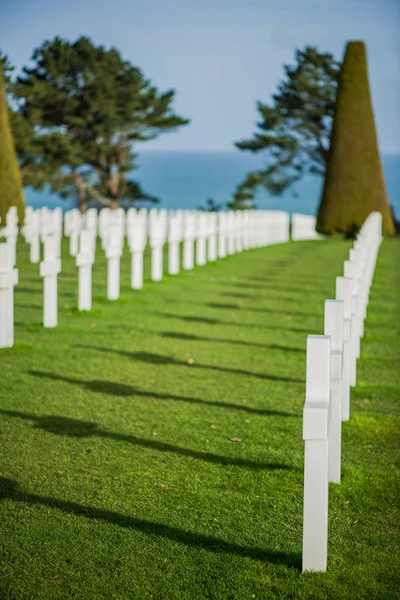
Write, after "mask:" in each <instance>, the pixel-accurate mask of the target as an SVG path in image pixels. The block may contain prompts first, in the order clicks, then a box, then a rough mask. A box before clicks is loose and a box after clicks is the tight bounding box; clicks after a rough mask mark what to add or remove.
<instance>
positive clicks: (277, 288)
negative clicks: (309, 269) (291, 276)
mask: <svg viewBox="0 0 400 600" xmlns="http://www.w3.org/2000/svg"><path fill="white" fill-rule="evenodd" d="M221 283H223V284H225V285H229V286H230V287H239V288H241V289H243V288H244V287H245V288H246V289H250V290H251V289H254V290H264V291H265V294H263V295H262V296H260V295H259V296H255V295H254V294H252V293H249V294H241V293H240V294H239V295H237V294H236V293H235V292H232V293H224V294H222V295H225V296H231V297H232V298H235V297H238V298H240V297H242V298H245V297H248V298H259V299H266V300H268V299H271V300H280V299H282V300H285V301H287V300H293V299H294V298H293V296H289V297H281V296H279V295H278V294H276V295H274V296H269V295H268V294H269V293H270V292H289V293H290V294H296V295H298V294H301V295H304V294H307V295H311V296H317V295H318V296H321V295H322V296H326V295H327V293H329V292H328V287H329V288H330V289H332V285H329V284H327V285H326V286H325V287H324V288H322V287H321V288H306V287H305V288H302V287H298V288H297V287H291V286H290V287H289V286H287V287H286V286H282V285H275V284H272V283H271V284H269V285H262V284H254V283H252V284H249V283H248V282H247V281H244V282H242V283H237V282H231V283H229V284H228V283H227V282H219V284H221ZM295 299H296V300H299V299H298V298H295Z"/></svg>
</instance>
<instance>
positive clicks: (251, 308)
mask: <svg viewBox="0 0 400 600" xmlns="http://www.w3.org/2000/svg"><path fill="white" fill-rule="evenodd" d="M292 300H293V299H292ZM202 306H203V305H202ZM205 306H208V307H209V308H222V309H226V310H240V311H241V312H242V311H245V312H247V311H250V312H259V313H270V314H275V315H288V314H291V315H292V316H295V317H297V316H299V317H315V314H316V313H315V312H312V313H310V312H300V311H296V312H292V310H291V309H289V308H288V309H287V310H276V309H273V308H257V307H256V306H240V304H222V303H218V302H209V303H208V304H206V305H205Z"/></svg>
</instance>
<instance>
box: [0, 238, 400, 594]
mask: <svg viewBox="0 0 400 600" xmlns="http://www.w3.org/2000/svg"><path fill="white" fill-rule="evenodd" d="M350 245H351V244H350V242H346V241H342V240H335V239H334V240H327V241H325V240H324V241H313V242H298V243H289V244H284V245H279V246H275V247H267V248H263V249H257V250H251V251H247V252H243V253H242V254H240V255H237V256H231V257H228V258H226V259H225V260H221V261H218V262H217V263H215V264H209V265H207V266H205V267H196V268H195V270H194V271H193V272H192V273H187V272H186V273H181V274H180V275H179V276H175V277H169V276H166V277H165V279H164V281H162V282H161V283H151V282H150V281H149V280H148V274H149V262H148V257H147V263H146V275H147V280H146V282H145V287H144V289H143V290H142V291H140V292H133V291H131V290H130V288H129V281H130V273H129V271H130V257H129V254H128V253H127V252H125V254H124V257H123V260H122V267H121V268H122V295H121V299H120V300H119V301H115V302H109V301H107V300H106V298H105V274H106V263H105V260H104V257H103V253H102V252H101V251H100V250H99V249H98V252H97V259H96V263H95V265H94V272H93V286H94V306H93V310H92V312H91V313H86V314H80V313H79V312H78V311H77V309H76V295H77V271H76V268H75V266H74V261H73V259H72V258H70V257H68V256H67V243H66V241H65V240H64V253H63V271H62V274H61V275H60V277H59V290H60V294H59V307H60V310H59V326H58V328H57V329H54V330H45V329H44V328H43V327H42V325H41V321H42V280H41V279H40V277H39V267H38V265H31V264H29V261H28V248H27V246H26V245H25V244H24V243H23V242H20V245H19V249H18V257H19V260H18V265H17V266H18V268H19V273H20V283H19V285H18V286H17V288H16V291H15V320H16V328H15V338H16V344H15V347H14V348H12V349H8V350H2V351H0V361H1V371H0V373H1V387H0V409H1V410H0V422H1V427H0V434H1V437H0V444H1V454H0V466H1V471H2V473H1V476H2V479H1V485H0V496H1V497H0V530H1V531H0V548H1V577H0V580H1V584H0V597H1V598H9V599H15V600H20V599H29V600H31V599H43V600H52V599H60V600H61V599H62V600H65V599H69V598H79V599H84V600H89V599H100V598H101V599H102V598H104V599H107V600H108V599H125V598H127V599H131V598H132V599H146V600H147V599H160V600H175V599H182V600H191V599H193V600H201V599H203V598H205V599H221V600H228V599H235V600H236V599H238V600H245V599H253V598H256V599H258V600H266V599H269V598H272V599H274V598H309V597H312V598H321V599H322V598H330V599H343V598H344V599H346V598H349V599H352V600H356V599H375V598H376V599H379V600H384V599H387V598H393V599H394V598H398V597H399V594H400V584H399V577H398V572H399V570H398V557H399V556H400V547H399V545H400V544H399V539H398V524H399V523H400V515H399V502H398V498H399V496H400V490H399V485H398V484H399V477H398V467H396V465H395V463H396V459H397V458H398V449H399V444H398V440H399V436H398V434H399V391H400V361H399V359H400V337H399V333H400V329H399V327H400V306H399V297H400V293H399V292H400V289H399V287H400V286H399V262H398V258H399V255H400V240H399V239H389V240H385V241H384V242H383V245H382V247H381V250H380V253H379V258H378V264H377V270H376V273H375V279H374V283H373V287H372V292H371V298H370V306H369V312H368V318H367V322H366V326H365V337H364V339H363V341H362V358H361V359H360V361H359V365H358V376H359V382H358V385H357V387H356V388H355V389H354V390H352V410H351V420H350V421H349V422H348V423H345V424H344V428H343V450H342V458H343V476H342V483H341V485H340V486H337V485H331V486H330V514H329V552H328V556H329V562H328V571H327V573H324V574H310V573H308V574H304V575H301V540H302V494H303V490H302V482H303V473H302V469H303V442H302V407H303V402H304V391H305V347H306V337H307V334H313V333H314V334H318V333H323V310H324V300H325V299H326V298H332V297H334V293H335V277H336V276H337V275H341V274H342V271H343V266H342V265H343V261H344V260H345V259H346V258H347V255H348V250H349V248H350ZM396 536H397V537H396Z"/></svg>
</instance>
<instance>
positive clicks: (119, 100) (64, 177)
mask: <svg viewBox="0 0 400 600" xmlns="http://www.w3.org/2000/svg"><path fill="white" fill-rule="evenodd" d="M1 60H2V63H3V64H4V65H5V67H6V74H7V80H6V86H7V92H8V95H9V98H10V106H11V108H12V111H11V112H12V114H11V125H12V129H13V132H14V137H15V142H16V149H17V155H18V159H19V163H20V167H21V172H22V176H23V181H24V185H25V186H32V187H33V188H35V189H38V190H40V189H43V187H44V186H45V185H46V184H48V185H49V186H50V189H51V191H52V192H57V193H58V194H59V195H60V196H62V197H63V198H67V197H71V196H72V197H76V198H77V200H78V206H79V208H80V210H81V211H82V212H85V211H86V208H87V204H88V202H89V200H91V199H95V200H97V201H98V202H100V203H101V204H102V205H104V206H109V207H111V208H115V207H117V206H118V205H119V203H120V201H121V200H128V201H131V202H135V201H137V200H147V201H151V202H156V201H157V199H156V198H154V197H152V196H149V195H148V194H146V193H145V192H144V191H143V190H142V188H141V187H140V185H139V184H138V183H137V182H135V181H133V180H132V179H131V178H128V175H129V173H130V172H131V171H133V170H134V169H135V168H136V167H135V162H134V161H135V158H136V155H135V154H134V152H133V145H134V143H135V142H145V141H147V140H151V139H154V138H155V137H157V136H158V135H160V134H161V133H164V132H168V131H173V130H175V129H177V128H178V127H181V126H183V125H186V124H187V123H188V122H189V121H188V120H187V119H184V118H182V117H180V116H178V115H177V114H175V112H174V111H173V108H172V104H173V100H174V97H175V91H174V90H172V89H171V90H167V91H166V92H160V91H159V90H158V89H157V88H156V87H155V86H154V85H153V84H152V83H151V81H150V80H148V79H146V78H145V77H144V75H143V73H142V72H141V70H140V69H138V68H137V67H134V66H133V65H131V64H130V63H129V62H128V61H125V60H123V59H122V57H121V55H120V53H119V52H118V50H116V49H115V48H111V49H110V50H107V49H106V48H104V47H103V46H95V45H94V44H93V42H92V41H91V40H90V39H88V38H86V37H80V38H79V39H78V40H76V41H75V42H73V43H71V42H69V41H66V40H62V39H60V38H59V37H56V38H54V39H53V40H51V41H45V42H44V43H43V44H42V45H41V46H40V47H39V48H37V49H36V50H35V51H34V52H33V56H32V61H33V62H34V63H35V64H34V66H33V67H31V68H28V67H24V69H23V72H22V74H21V75H20V76H19V77H17V78H16V80H12V76H11V75H12V68H11V65H10V63H9V61H8V60H7V58H6V57H5V56H4V55H3V56H2V57H1Z"/></svg>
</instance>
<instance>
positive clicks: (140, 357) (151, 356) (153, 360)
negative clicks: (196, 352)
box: [73, 344, 305, 383]
mask: <svg viewBox="0 0 400 600" xmlns="http://www.w3.org/2000/svg"><path fill="white" fill-rule="evenodd" d="M73 347H74V348H85V349H86V350H96V351H98V352H109V353H114V354H119V355H120V356H126V357H128V358H132V359H133V360H137V361H140V362H144V363H148V364H151V365H174V366H181V367H189V368H191V369H192V368H193V369H210V370H212V371H219V372H221V373H232V374H233V375H244V376H246V377H257V378H258V379H266V380H268V381H284V382H288V381H290V382H291V383H305V381H304V379H295V378H294V377H283V376H280V375H267V374H265V373H253V372H252V371H246V370H244V369H231V368H229V367H220V366H217V365H202V364H201V363H193V364H191V365H189V364H188V363H186V362H184V361H180V360H176V359H175V358H171V357H169V356H163V355H162V354H155V353H153V352H128V351H127V350H116V349H114V348H99V347H97V346H89V345H83V344H74V346H73Z"/></svg>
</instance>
